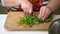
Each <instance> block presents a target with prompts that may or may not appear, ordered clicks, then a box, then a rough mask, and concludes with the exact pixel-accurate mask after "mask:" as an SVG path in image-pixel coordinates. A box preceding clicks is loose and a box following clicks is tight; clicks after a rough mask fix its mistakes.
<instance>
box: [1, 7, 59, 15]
mask: <svg viewBox="0 0 60 34" xmlns="http://www.w3.org/2000/svg"><path fill="white" fill-rule="evenodd" d="M7 10H8V9H7V7H4V6H0V14H7ZM53 13H54V14H58V15H60V7H59V8H58V9H57V10H55V11H54V12H53Z"/></svg>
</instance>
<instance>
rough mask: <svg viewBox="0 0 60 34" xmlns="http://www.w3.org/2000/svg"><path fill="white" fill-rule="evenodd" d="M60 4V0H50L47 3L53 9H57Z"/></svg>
mask: <svg viewBox="0 0 60 34" xmlns="http://www.w3.org/2000/svg"><path fill="white" fill-rule="evenodd" d="M59 5H60V0H50V1H49V3H48V4H47V6H48V7H50V8H51V9H52V11H54V10H56V9H57V8H58V7H59Z"/></svg>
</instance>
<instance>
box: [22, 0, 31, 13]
mask: <svg viewBox="0 0 60 34" xmlns="http://www.w3.org/2000/svg"><path fill="white" fill-rule="evenodd" d="M21 8H22V9H23V11H24V12H25V13H27V14H31V13H32V4H31V3H30V2H29V1H28V0H23V1H22V0H21Z"/></svg>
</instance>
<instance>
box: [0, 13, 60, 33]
mask: <svg viewBox="0 0 60 34" xmlns="http://www.w3.org/2000/svg"><path fill="white" fill-rule="evenodd" d="M6 18H7V14H0V33H1V34H17V33H18V34H48V31H7V30H6V29H5V28H4V24H5V21H6ZM57 18H60V15H54V16H53V20H55V19H57Z"/></svg>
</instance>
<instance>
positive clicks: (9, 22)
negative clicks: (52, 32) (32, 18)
mask: <svg viewBox="0 0 60 34" xmlns="http://www.w3.org/2000/svg"><path fill="white" fill-rule="evenodd" d="M34 14H35V15H38V12H34ZM23 16H24V12H22V11H20V12H19V11H16V12H15V11H14V12H12V11H9V13H8V16H7V19H6V22H5V25H4V27H5V29H7V30H12V31H13V30H36V31H39V30H48V28H49V25H50V23H51V22H48V23H45V22H44V23H40V24H36V25H33V26H32V27H31V28H30V27H29V26H28V25H25V24H23V25H21V24H18V22H19V17H23Z"/></svg>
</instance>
